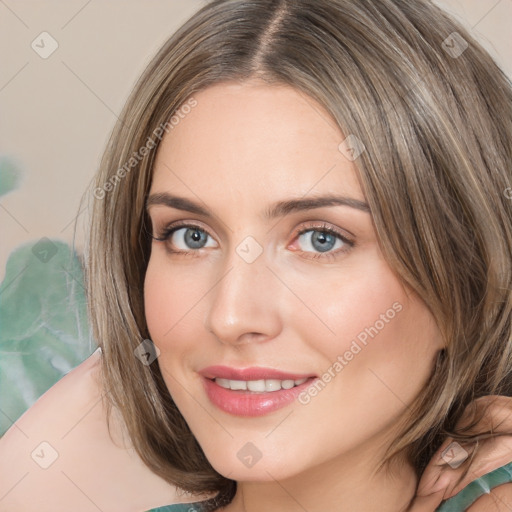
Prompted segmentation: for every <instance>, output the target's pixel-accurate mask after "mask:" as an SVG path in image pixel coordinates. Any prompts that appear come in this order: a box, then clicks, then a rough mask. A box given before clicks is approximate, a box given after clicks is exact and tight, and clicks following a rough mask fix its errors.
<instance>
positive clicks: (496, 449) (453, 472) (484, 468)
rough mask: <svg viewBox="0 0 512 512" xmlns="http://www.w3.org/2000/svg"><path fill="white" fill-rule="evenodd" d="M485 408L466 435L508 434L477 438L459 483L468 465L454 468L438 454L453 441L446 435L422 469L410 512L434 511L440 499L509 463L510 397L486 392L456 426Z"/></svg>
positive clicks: (511, 459) (511, 456)
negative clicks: (482, 438) (469, 460)
mask: <svg viewBox="0 0 512 512" xmlns="http://www.w3.org/2000/svg"><path fill="white" fill-rule="evenodd" d="M486 407H487V409H485V408H486ZM484 410H485V416H484V417H483V418H482V419H481V420H480V421H479V422H478V423H477V424H476V425H475V427H474V428H472V429H470V430H468V431H467V432H468V433H469V434H478V433H483V432H486V431H487V430H491V429H492V431H493V432H495V433H499V432H503V433H511V434H510V435H501V436H497V437H495V438H490V439H485V440H480V441H479V444H480V445H479V448H478V451H477V452H476V455H475V457H474V459H473V461H472V462H471V465H470V466H469V470H468V472H467V474H466V476H465V477H464V478H463V479H462V480H461V481H460V482H459V479H460V478H461V476H462V474H463V472H464V471H465V469H466V468H467V464H462V465H461V466H459V467H458V468H455V469H454V468H452V467H451V466H450V465H449V464H448V463H447V461H445V460H444V459H443V458H442V457H441V454H442V453H443V451H444V450H445V449H446V448H447V447H448V446H449V445H450V444H451V443H452V442H453V441H454V440H453V439H452V438H447V439H446V440H445V441H444V442H443V444H442V445H441V447H440V448H439V449H438V450H437V452H436V453H435V454H434V456H433V457H432V459H431V461H430V462H429V464H428V466H427V467H426V468H425V471H424V472H423V475H422V477H421V480H420V483H419V486H418V492H417V495H416V499H415V501H414V503H413V506H412V508H411V509H410V511H409V512H434V511H435V509H436V508H437V507H438V506H439V505H440V504H441V502H442V501H443V500H446V499H448V498H451V497H452V496H455V494H457V493H458V492H459V491H461V490H462V489H463V488H464V487H466V486H467V485H468V484H469V483H471V482H472V481H473V480H476V479H477V478H479V477H481V476H483V475H485V474H486V473H489V472H490V471H493V470H494V469H497V468H499V467H501V466H503V465H505V464H507V463H509V462H512V398H510V397H506V396H501V395H489V396H484V397H481V398H478V399H476V400H475V401H474V402H472V404H470V405H469V406H468V407H467V408H466V410H465V411H464V413H463V415H462V417H461V419H460V420H459V422H458V423H457V426H456V428H457V429H459V428H461V427H463V426H464V425H467V424H469V423H470V422H471V419H472V418H473V417H474V414H475V412H476V413H477V414H480V413H481V412H482V411H484ZM468 450H469V448H468ZM469 455H471V453H469ZM506 485H512V484H506ZM477 502H478V500H477Z"/></svg>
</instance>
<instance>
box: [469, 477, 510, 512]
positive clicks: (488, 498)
mask: <svg viewBox="0 0 512 512" xmlns="http://www.w3.org/2000/svg"><path fill="white" fill-rule="evenodd" d="M467 510H468V512H510V510H512V483H508V484H502V485H498V486H497V487H495V488H494V489H492V490H491V492H490V493H489V494H485V495H484V496H482V497H480V498H478V500H476V501H475V503H474V504H473V505H471V507H469V508H468V509H467Z"/></svg>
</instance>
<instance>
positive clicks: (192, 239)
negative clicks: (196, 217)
mask: <svg viewBox="0 0 512 512" xmlns="http://www.w3.org/2000/svg"><path fill="white" fill-rule="evenodd" d="M185 238H186V242H187V244H188V245H190V246H191V247H192V248H194V249H198V248H200V247H201V245H202V244H201V242H202V241H203V240H202V239H203V233H202V232H201V231H199V230H198V229H194V230H191V229H189V230H188V231H187V233H186V235H185ZM194 244H197V245H194Z"/></svg>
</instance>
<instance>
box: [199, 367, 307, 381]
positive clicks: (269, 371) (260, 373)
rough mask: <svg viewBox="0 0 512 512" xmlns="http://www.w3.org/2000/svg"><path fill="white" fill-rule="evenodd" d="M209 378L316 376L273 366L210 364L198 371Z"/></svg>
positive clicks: (294, 377) (302, 377)
mask: <svg viewBox="0 0 512 512" xmlns="http://www.w3.org/2000/svg"><path fill="white" fill-rule="evenodd" d="M198 373H199V374H200V375H202V376H203V377H206V378H207V379H215V378H217V377H218V378H221V379H229V380H264V379H276V380H300V379H306V378H309V377H315V375H313V374H311V373H291V372H282V371H280V370H275V369H273V368H263V367H261V366H252V367H248V368H234V367H231V366H222V365H215V366H208V367H206V368H203V369H202V370H200V371H199V372H198Z"/></svg>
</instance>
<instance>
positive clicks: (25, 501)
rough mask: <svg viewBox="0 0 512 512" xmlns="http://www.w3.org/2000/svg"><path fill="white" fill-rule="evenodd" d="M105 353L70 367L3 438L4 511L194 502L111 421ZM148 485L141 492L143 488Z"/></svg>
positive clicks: (0, 507)
mask: <svg viewBox="0 0 512 512" xmlns="http://www.w3.org/2000/svg"><path fill="white" fill-rule="evenodd" d="M100 358H101V352H99V351H96V352H94V353H93V354H92V355H91V356H90V357H89V358H87V359H86V360H85V361H84V362H83V363H81V364H80V365H79V366H77V367H76V368H74V369H73V370H72V371H71V372H69V373H68V374H66V375H65V376H64V377H63V378H62V379H60V380H59V381H58V382H57V383H56V384H55V385H54V386H52V387H51V388H50V389H49V390H48V391H47V392H46V393H45V394H44V395H42V396H41V397H40V398H39V400H37V402H36V403H35V404H34V405H33V406H32V407H31V408H30V409H29V410H28V411H26V412H25V414H23V416H22V417H21V418H19V419H18V421H16V422H15V423H14V424H13V425H12V426H11V428H10V429H9V430H8V431H7V432H6V433H5V435H4V436H3V437H2V438H1V439H0V512H4V511H5V512H7V511H8V512H17V511H20V512H21V511H23V512H31V511H32V510H34V511H35V510H37V511H39V512H46V511H48V512H50V511H51V512H60V511H63V512H64V511H69V510H80V511H84V512H88V511H89V510H90V511H94V512H97V511H98V510H102V511H104V512H117V511H119V512H121V511H123V512H130V511H134V512H135V511H140V510H147V509H150V508H152V507H157V506H161V505H165V504H171V503H180V502H190V501H194V500H191V499H190V498H188V499H185V498H182V497H181V496H179V495H178V493H177V490H176V488H175V487H174V486H172V485H170V484H169V483H167V482H166V481H165V480H163V479H162V478H160V477H159V476H157V475H156V474H154V473H153V472H152V471H150V470H149V468H147V466H145V464H144V463H143V462H142V460H141V459H140V457H139V456H138V455H137V453H136V452H135V450H134V449H133V447H132V446H131V443H130V442H129V438H128V436H127V433H126V430H125V428H124V424H123V422H122V420H121V416H120V414H119V413H117V414H114V415H113V416H112V419H113V421H112V423H111V431H112V434H113V437H114V440H112V438H111V436H110V434H109V431H108V428H107V422H106V411H105V407H104V403H103V399H102V397H103V394H104V390H103V389H102V385H101V379H100V378H99V377H100V372H99V371H100ZM141 490H143V492H141Z"/></svg>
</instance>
